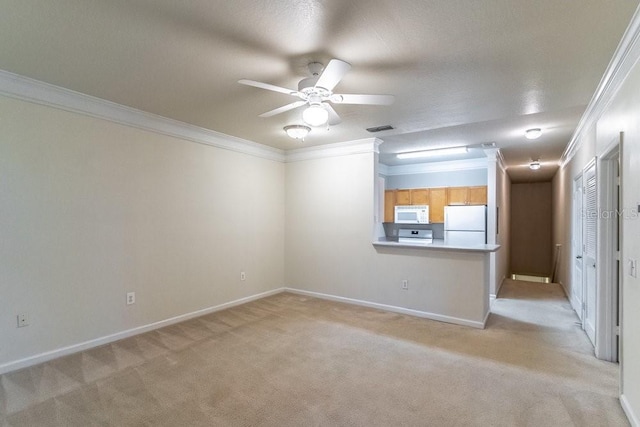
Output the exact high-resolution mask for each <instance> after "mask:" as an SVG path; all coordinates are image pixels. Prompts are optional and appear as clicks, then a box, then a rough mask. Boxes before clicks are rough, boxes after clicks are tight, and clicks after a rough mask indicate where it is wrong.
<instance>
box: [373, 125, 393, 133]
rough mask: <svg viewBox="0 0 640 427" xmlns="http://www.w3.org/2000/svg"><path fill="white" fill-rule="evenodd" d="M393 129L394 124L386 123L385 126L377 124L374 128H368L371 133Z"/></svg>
mask: <svg viewBox="0 0 640 427" xmlns="http://www.w3.org/2000/svg"><path fill="white" fill-rule="evenodd" d="M391 129H393V126H391V125H384V126H376V127H374V128H367V131H369V132H371V133H376V132H382V131H383V130H391Z"/></svg>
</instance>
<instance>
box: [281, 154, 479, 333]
mask: <svg viewBox="0 0 640 427" xmlns="http://www.w3.org/2000/svg"><path fill="white" fill-rule="evenodd" d="M376 163H377V159H376V155H375V154H374V153H365V154H353V155H347V156H340V157H327V158H318V159H313V160H305V161H298V162H291V163H287V166H286V192H287V213H286V215H287V221H286V225H285V228H286V244H285V247H286V250H285V254H286V255H285V258H286V260H287V263H286V284H287V286H288V287H291V288H295V289H299V290H303V291H308V292H314V293H319V294H324V295H331V296H337V297H342V298H350V299H355V300H358V301H361V302H371V303H376V304H383V305H387V306H392V307H400V308H406V309H409V310H416V311H420V312H423V313H428V314H434V315H448V316H450V317H452V318H455V319H466V320H471V321H473V322H477V323H480V324H481V323H482V321H483V320H484V316H485V315H486V310H487V309H488V298H487V306H486V307H485V306H482V307H479V304H478V301H480V302H482V301H483V300H484V296H485V295H488V291H489V290H488V263H487V259H488V255H485V254H484V253H461V252H446V251H435V250H434V251H431V250H424V249H400V248H386V249H385V248H378V249H376V248H375V247H374V246H373V245H372V235H373V229H374V225H375V224H374V215H373V206H374V181H375V177H376V173H375V170H374V169H375V165H376ZM403 279H407V280H409V289H408V290H406V291H405V290H402V289H401V281H402V280H403ZM485 284H486V287H487V288H486V289H485V288H484V286H485ZM485 292H486V293H485ZM442 320H445V319H442Z"/></svg>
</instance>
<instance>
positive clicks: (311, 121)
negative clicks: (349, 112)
mask: <svg viewBox="0 0 640 427" xmlns="http://www.w3.org/2000/svg"><path fill="white" fill-rule="evenodd" d="M302 120H304V122H305V123H306V124H308V125H310V126H322V125H324V124H326V123H327V122H328V121H329V112H328V111H327V110H325V109H324V108H322V106H321V105H320V104H313V105H311V106H309V108H307V109H306V110H304V111H303V112H302Z"/></svg>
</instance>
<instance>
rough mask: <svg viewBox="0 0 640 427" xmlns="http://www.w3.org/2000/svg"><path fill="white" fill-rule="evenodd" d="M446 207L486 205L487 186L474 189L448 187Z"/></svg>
mask: <svg viewBox="0 0 640 427" xmlns="http://www.w3.org/2000/svg"><path fill="white" fill-rule="evenodd" d="M447 204H448V205H486V204H487V186H486V185H480V186H476V187H448V188H447Z"/></svg>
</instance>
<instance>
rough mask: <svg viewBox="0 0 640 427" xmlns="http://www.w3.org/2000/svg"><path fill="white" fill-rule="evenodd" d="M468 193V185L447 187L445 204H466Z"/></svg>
mask: <svg viewBox="0 0 640 427" xmlns="http://www.w3.org/2000/svg"><path fill="white" fill-rule="evenodd" d="M468 195H469V188H468V187H447V204H448V205H466V204H467V198H468Z"/></svg>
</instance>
